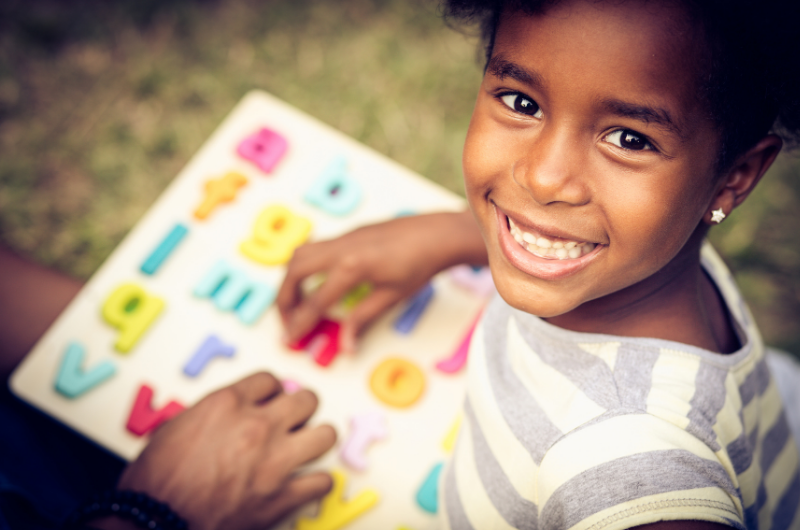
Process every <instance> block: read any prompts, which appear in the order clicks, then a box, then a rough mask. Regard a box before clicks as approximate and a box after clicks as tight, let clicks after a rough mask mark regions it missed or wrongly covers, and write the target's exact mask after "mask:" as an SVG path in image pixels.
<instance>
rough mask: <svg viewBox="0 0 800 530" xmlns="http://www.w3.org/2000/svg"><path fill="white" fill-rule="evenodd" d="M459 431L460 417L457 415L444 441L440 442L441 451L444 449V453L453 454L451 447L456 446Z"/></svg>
mask: <svg viewBox="0 0 800 530" xmlns="http://www.w3.org/2000/svg"><path fill="white" fill-rule="evenodd" d="M460 429H461V415H460V414H459V415H458V416H457V417H456V419H455V421H454V422H453V425H451V426H450V430H449V431H447V434H446V435H445V437H444V440H442V449H444V451H445V452H446V453H452V452H453V447H455V445H456V439H457V438H458V431H459V430H460Z"/></svg>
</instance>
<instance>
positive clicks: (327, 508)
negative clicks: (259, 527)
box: [295, 469, 379, 530]
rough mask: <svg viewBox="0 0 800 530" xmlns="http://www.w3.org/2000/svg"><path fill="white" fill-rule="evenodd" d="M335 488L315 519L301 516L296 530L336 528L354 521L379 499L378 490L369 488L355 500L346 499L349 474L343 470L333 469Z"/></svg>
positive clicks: (323, 502)
mask: <svg viewBox="0 0 800 530" xmlns="http://www.w3.org/2000/svg"><path fill="white" fill-rule="evenodd" d="M331 476H332V477H333V488H332V489H331V492H330V493H328V494H327V495H326V496H325V498H323V499H322V502H321V503H320V505H319V514H318V515H317V516H316V517H315V518H314V519H309V518H307V517H301V518H300V519H298V520H297V523H296V524H295V530H336V529H337V528H342V527H343V526H345V525H346V524H348V523H350V522H351V521H353V519H355V518H357V517H358V516H360V515H361V514H363V513H364V512H366V511H367V510H369V509H370V508H372V507H373V506H374V505H375V504H376V503H377V502H378V499H379V496H378V492H377V491H375V490H372V489H367V490H364V491H362V492H361V493H359V494H358V495H357V496H356V497H355V498H354V499H353V500H351V501H345V500H344V499H343V497H344V486H345V484H346V482H347V476H346V475H345V474H344V472H343V471H339V470H338V469H334V470H333V471H331Z"/></svg>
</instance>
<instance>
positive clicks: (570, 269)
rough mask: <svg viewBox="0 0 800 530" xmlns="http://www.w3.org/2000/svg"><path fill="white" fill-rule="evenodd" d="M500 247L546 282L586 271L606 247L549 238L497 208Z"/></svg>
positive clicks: (512, 261) (516, 263) (521, 266)
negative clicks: (517, 221) (526, 227)
mask: <svg viewBox="0 0 800 530" xmlns="http://www.w3.org/2000/svg"><path fill="white" fill-rule="evenodd" d="M494 208H495V212H496V214H497V223H498V232H499V238H498V239H499V243H500V248H501V250H502V251H503V254H504V255H505V256H506V258H507V259H508V260H509V261H510V262H511V264H512V265H514V266H515V267H516V268H518V269H520V270H521V271H522V272H524V273H526V274H528V275H531V276H535V277H537V278H541V279H544V280H556V279H559V278H563V277H565V276H569V275H571V274H574V273H576V272H578V271H579V270H581V269H583V268H585V267H586V266H587V265H588V264H589V263H590V262H592V261H594V259H595V258H596V257H597V256H598V255H599V254H600V252H601V251H602V250H603V249H604V248H605V247H606V245H602V244H599V243H591V242H587V241H579V240H569V239H562V238H555V237H548V236H545V235H543V234H537V233H535V232H534V231H533V230H529V229H523V228H522V227H521V226H520V225H519V224H518V223H515V222H514V221H513V220H512V219H511V218H510V217H508V216H507V215H506V214H505V213H503V212H502V211H501V210H500V209H499V208H497V206H495V207H494Z"/></svg>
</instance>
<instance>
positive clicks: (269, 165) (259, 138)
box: [236, 128, 289, 173]
mask: <svg viewBox="0 0 800 530" xmlns="http://www.w3.org/2000/svg"><path fill="white" fill-rule="evenodd" d="M288 145H289V144H288V142H287V141H286V138H284V137H283V136H281V135H280V134H278V133H276V132H275V131H273V130H271V129H267V128H263V129H261V130H260V131H258V132H257V133H254V134H251V135H250V136H248V137H247V138H245V139H244V140H242V142H241V143H240V144H239V146H238V147H237V148H236V152H237V153H239V156H241V157H242V158H244V159H245V160H249V161H251V162H252V163H254V164H255V165H257V166H258V167H259V168H260V169H261V171H263V172H265V173H271V172H272V170H273V169H275V165H276V164H277V163H278V162H279V161H280V159H281V158H283V155H284V154H285V153H286V148H287V147H288Z"/></svg>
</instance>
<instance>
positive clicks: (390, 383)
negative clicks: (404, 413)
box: [369, 359, 425, 407]
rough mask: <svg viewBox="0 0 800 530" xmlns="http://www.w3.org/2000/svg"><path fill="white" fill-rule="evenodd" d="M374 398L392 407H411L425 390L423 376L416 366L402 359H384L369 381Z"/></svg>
mask: <svg viewBox="0 0 800 530" xmlns="http://www.w3.org/2000/svg"><path fill="white" fill-rule="evenodd" d="M369 387H370V388H371V389H372V392H373V393H374V394H375V397H377V398H378V399H380V400H381V401H383V402H384V403H386V404H387V405H391V406H393V407H408V406H411V405H413V404H414V403H415V402H416V401H417V400H418V399H419V398H420V396H421V395H422V392H423V391H424V390H425V375H424V374H423V373H422V370H420V369H419V367H417V365H416V364H414V363H412V362H409V361H406V360H404V359H386V360H384V361H383V362H382V363H381V364H379V365H378V367H377V368H375V371H373V372H372V376H371V377H370V379H369Z"/></svg>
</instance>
